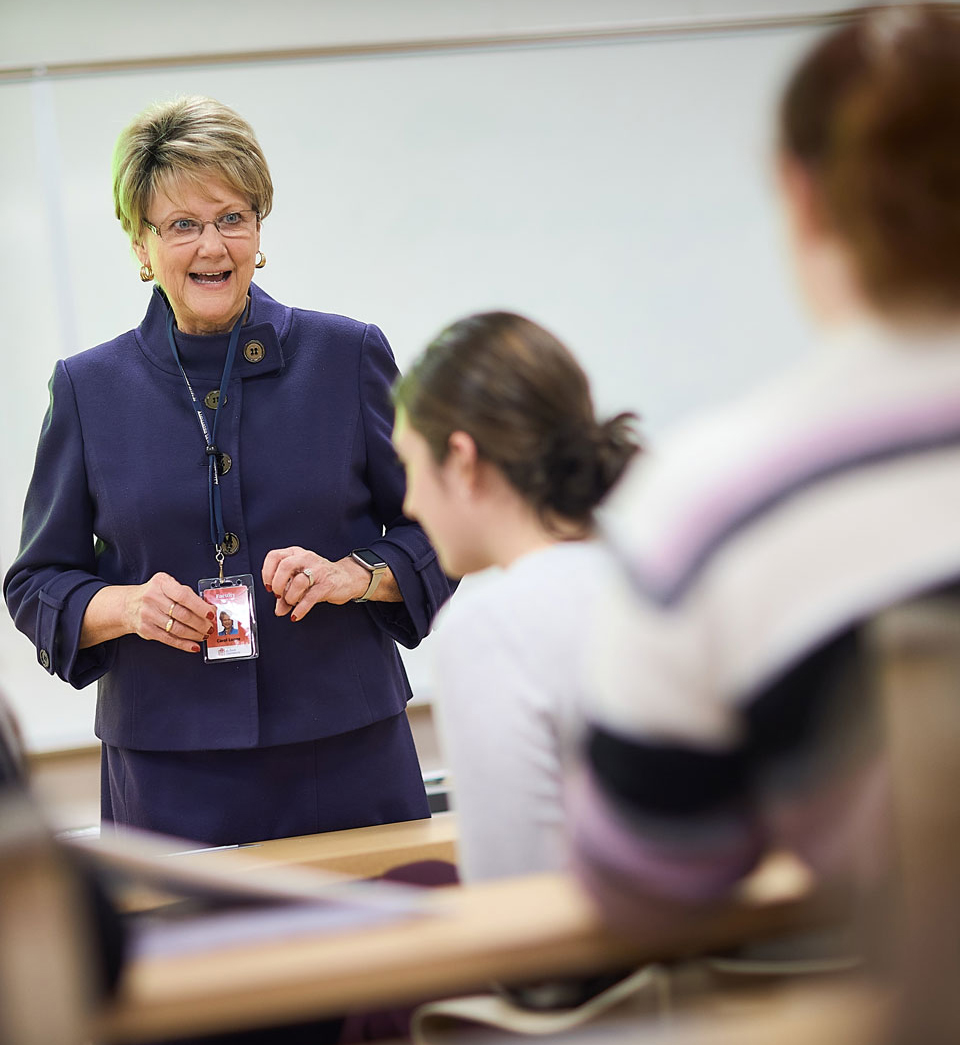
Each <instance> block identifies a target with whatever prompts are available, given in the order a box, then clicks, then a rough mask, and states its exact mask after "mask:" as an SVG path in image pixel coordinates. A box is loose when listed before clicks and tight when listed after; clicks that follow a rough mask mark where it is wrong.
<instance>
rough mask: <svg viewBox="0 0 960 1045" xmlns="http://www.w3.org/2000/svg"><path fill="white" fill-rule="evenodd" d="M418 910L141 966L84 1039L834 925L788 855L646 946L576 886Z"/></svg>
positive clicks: (443, 989) (536, 884)
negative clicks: (396, 918)
mask: <svg viewBox="0 0 960 1045" xmlns="http://www.w3.org/2000/svg"><path fill="white" fill-rule="evenodd" d="M427 902H428V906H429V911H430V913H429V914H428V915H427V916H425V917H420V918H414V919H410V920H408V921H405V922H402V923H393V924H390V925H386V926H382V927H378V928H368V929H364V930H359V931H355V932H351V933H348V934H335V935H326V936H310V937H298V938H296V939H290V940H286V941H283V942H278V943H273V944H263V943H259V944H257V945H255V946H241V947H234V948H231V949H224V950H222V951H219V952H217V953H216V954H215V955H212V954H210V953H209V952H208V953H204V954H202V955H196V956H193V955H191V956H187V957H184V956H180V957H177V958H175V959H151V960H143V961H140V962H138V963H137V964H135V965H134V966H133V967H132V968H130V969H129V970H128V974H127V976H126V978H125V981H124V984H123V989H122V992H121V995H120V998H119V999H118V1001H117V1003H116V1004H115V1005H114V1006H113V1008H112V1009H111V1010H110V1011H108V1012H106V1013H104V1014H103V1015H102V1016H101V1017H100V1018H99V1019H98V1020H97V1021H96V1023H95V1025H94V1026H92V1027H91V1028H90V1036H91V1037H92V1038H94V1039H95V1040H97V1041H104V1042H110V1041H117V1040H129V1041H137V1040H146V1039H150V1038H156V1037H176V1036H177V1035H187V1034H196V1033H204V1032H215V1031H227V1030H232V1029H240V1028H243V1027H252V1026H257V1025H260V1026H263V1025H269V1024H271V1023H276V1022H282V1021H283V1020H298V1019H307V1018H312V1017H319V1016H323V1015H329V1014H336V1013H343V1012H346V1011H350V1010H354V1011H355V1010H358V1009H363V1008H367V1007H369V1008H375V1007H378V1006H383V1005H391V1004H397V1003H404V1002H413V1001H418V1000H423V999H427V998H430V997H437V996H442V995H444V994H450V993H456V992H460V991H464V990H473V989H476V988H482V987H483V986H484V985H486V984H487V983H488V982H489V981H491V980H494V979H499V980H505V981H511V980H512V981H519V980H523V979H529V978H534V979H536V978H541V977H544V976H551V975H562V974H568V973H577V972H584V971H587V970H594V969H598V968H603V967H619V966H629V965H631V964H636V963H640V962H642V961H644V960H649V959H652V958H658V959H662V958H668V957H673V956H682V955H684V954H687V953H690V952H691V951H699V950H700V949H702V948H704V947H710V946H713V947H722V946H725V945H728V944H730V943H731V942H739V941H742V940H745V939H749V938H759V937H762V936H767V935H771V934H774V933H777V932H782V931H784V930H786V929H788V928H791V927H795V926H798V925H804V926H808V925H810V924H813V923H816V922H817V921H818V920H822V919H823V918H824V917H829V918H831V919H833V918H835V917H836V913H835V910H834V911H830V910H829V908H827V907H823V906H822V905H821V904H819V903H817V904H814V903H813V901H812V900H811V897H810V882H809V878H808V876H806V874H805V873H804V872H803V871H802V869H798V865H797V864H796V863H795V862H793V861H791V860H790V859H789V858H786V857H784V858H774V859H773V860H771V862H770V863H768V864H767V865H765V866H764V868H763V869H762V871H761V872H760V873H759V874H758V875H756V876H755V877H754V879H753V880H751V882H750V883H749V885H748V887H747V888H746V889H745V890H744V893H743V896H742V897H741V898H740V899H739V900H738V902H736V903H733V904H730V905H728V906H725V907H723V908H721V909H719V910H717V911H716V912H715V913H713V914H711V915H709V916H703V915H701V916H699V917H698V918H697V919H695V920H691V924H690V925H689V926H686V927H681V928H675V927H674V928H671V930H670V931H669V933H666V932H663V931H659V932H651V933H650V934H649V935H648V936H645V937H644V938H637V937H634V938H632V939H628V938H624V937H619V936H616V935H614V934H613V933H612V932H610V931H609V930H608V929H606V928H604V927H603V926H602V925H601V923H600V920H599V918H598V916H597V914H596V912H595V910H594V908H593V906H592V905H591V903H590V902H589V900H588V899H587V897H586V896H584V894H583V893H582V892H581V891H580V889H579V888H578V886H577V885H576V883H575V882H573V881H572V880H571V879H569V878H567V877H565V876H563V875H559V874H548V875H536V876H531V877H525V878H516V879H506V880H502V881H498V882H490V883H484V884H482V885H475V886H469V887H454V888H446V889H436V890H431V891H430V893H429V895H428V897H427Z"/></svg>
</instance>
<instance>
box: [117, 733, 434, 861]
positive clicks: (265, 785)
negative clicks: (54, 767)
mask: <svg viewBox="0 0 960 1045" xmlns="http://www.w3.org/2000/svg"><path fill="white" fill-rule="evenodd" d="M100 811H101V818H102V820H103V822H104V823H105V824H108V823H111V822H112V823H114V824H116V825H117V826H128V827H136V828H140V829H143V830H147V831H158V832H160V833H161V834H166V835H174V836H175V837H177V838H185V839H189V840H190V841H193V842H197V843H199V844H201V845H205V846H212V845H233V844H237V843H241V842H258V841H264V840H266V839H268V838H286V837H288V836H290V835H308V834H317V833H319V832H321V831H340V830H343V829H345V828H349V827H367V826H369V825H371V824H388V823H395V822H397V821H401V820H421V819H425V818H427V817H429V816H430V807H429V805H428V803H427V796H426V792H425V791H424V788H423V778H422V775H421V772H420V764H419V762H418V761H417V752H416V748H415V747H414V745H413V736H412V735H411V733H410V724H409V722H408V721H407V716H406V714H405V713H401V714H399V715H397V716H395V717H393V718H388V719H384V720H383V721H382V722H374V723H373V724H372V725H370V726H364V727H363V729H355V730H353V731H351V732H349V733H341V734H339V735H338V736H334V737H325V738H323V739H322V740H311V741H306V742H304V743H302V744H285V745H282V746H280V747H265V748H250V749H245V750H240V751H234V750H229V751H134V750H131V749H129V748H118V747H111V746H110V745H108V744H103V745H102V750H101V759H100Z"/></svg>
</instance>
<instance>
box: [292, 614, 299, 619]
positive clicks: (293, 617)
mask: <svg viewBox="0 0 960 1045" xmlns="http://www.w3.org/2000/svg"><path fill="white" fill-rule="evenodd" d="M290 619H291V620H299V619H300V618H299V617H295V616H294V615H293V614H292V613H291V614H290Z"/></svg>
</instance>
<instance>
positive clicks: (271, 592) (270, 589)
mask: <svg viewBox="0 0 960 1045" xmlns="http://www.w3.org/2000/svg"><path fill="white" fill-rule="evenodd" d="M264 587H265V588H266V589H267V591H268V592H270V594H271V595H272V594H273V588H271V587H270V585H269V584H265V585H264Z"/></svg>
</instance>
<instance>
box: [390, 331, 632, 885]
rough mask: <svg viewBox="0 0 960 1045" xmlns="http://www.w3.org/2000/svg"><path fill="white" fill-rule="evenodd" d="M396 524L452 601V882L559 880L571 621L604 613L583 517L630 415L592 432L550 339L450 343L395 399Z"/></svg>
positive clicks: (627, 445)
mask: <svg viewBox="0 0 960 1045" xmlns="http://www.w3.org/2000/svg"><path fill="white" fill-rule="evenodd" d="M394 399H395V402H396V406H397V421H396V427H395V429H394V444H395V445H396V448H397V452H398V454H399V456H400V459H401V460H402V461H403V463H404V465H405V467H406V471H407V496H406V501H405V502H404V510H405V511H406V512H407V513H410V514H411V515H412V517H415V518H416V519H417V520H419V521H420V522H421V523H422V525H423V527H424V529H425V530H426V531H427V533H428V534H429V535H430V537H431V539H432V541H433V543H434V546H435V547H436V548H437V552H438V554H439V556H440V561H441V564H442V565H443V567H444V569H445V571H446V572H447V573H448V574H450V575H452V576H456V577H462V576H463V575H464V574H468V573H474V572H476V571H479V570H485V569H486V568H487V567H490V566H495V567H498V568H499V570H498V572H497V573H496V574H495V575H494V576H493V577H492V578H485V583H480V584H479V585H478V586H477V587H475V588H474V589H472V590H470V591H461V592H460V593H458V596H457V598H456V600H454V602H452V603H451V604H450V608H449V612H447V613H446V614H445V615H444V616H443V617H442V618H441V620H440V621H439V623H438V628H437V632H436V635H435V636H434V650H435V657H436V678H435V681H436V692H437V696H438V700H439V704H440V708H439V719H440V726H441V735H442V739H443V745H444V749H445V751H446V753H447V755H448V757H449V759H450V765H451V767H452V770H453V775H454V796H455V802H456V808H457V811H458V816H459V827H460V870H461V873H462V875H463V876H464V878H466V879H468V880H475V879H480V878H488V877H495V876H499V875H509V874H519V873H523V872H532V871H538V870H547V869H554V868H557V867H559V866H561V865H562V864H563V863H564V854H565V847H564V843H563V831H562V827H563V815H562V810H561V799H560V788H561V780H562V772H561V764H562V762H563V760H564V748H565V746H566V744H567V743H568V739H569V737H570V735H571V729H572V727H573V724H574V721H575V719H576V702H577V699H578V696H579V694H580V692H581V690H582V688H583V675H582V669H581V664H580V650H581V646H582V623H581V621H582V617H583V615H584V613H587V614H589V612H590V610H589V607H590V606H592V605H594V604H595V603H596V601H597V600H598V599H599V598H600V597H602V592H603V589H604V586H605V584H606V583H607V581H606V578H605V575H604V573H603V567H604V565H605V561H604V559H603V556H602V555H601V554H600V553H598V550H597V548H596V545H595V542H594V541H592V540H591V539H590V538H591V537H592V534H593V513H594V509H595V508H596V507H597V504H598V503H599V502H600V500H601V499H602V498H603V497H604V496H605V494H606V493H607V492H608V490H609V489H610V488H611V486H612V485H613V484H614V483H615V482H616V480H617V479H618V477H619V476H620V474H621V472H622V471H623V469H624V467H625V466H626V464H627V462H628V461H629V460H630V458H631V457H633V455H634V454H635V453H636V451H637V442H636V439H635V437H634V434H633V431H632V427H631V420H632V415H631V414H619V415H617V416H616V417H614V418H612V419H611V420H609V421H605V422H600V421H598V420H597V419H596V417H595V415H594V408H593V402H592V399H591V396H590V388H589V384H588V382H587V378H586V375H585V374H584V373H583V371H582V370H581V369H580V367H579V365H578V364H577V362H576V361H575V360H574V358H573V357H572V356H571V354H570V353H569V352H568V351H567V349H566V348H565V347H564V346H563V345H562V344H561V343H560V342H559V341H558V340H557V339H556V338H555V337H554V336H553V335H552V334H550V333H548V332H547V331H546V330H544V329H543V328H542V327H540V326H538V325H537V324H536V323H533V322H531V321H530V320H528V319H524V318H523V317H522V316H518V315H513V314H511V313H506V312H491V313H485V314H482V315H475V316H470V317H468V318H466V319H462V320H460V321H459V322H457V323H454V324H453V325H452V326H450V327H448V328H447V329H446V330H444V331H443V332H442V333H441V334H440V335H439V336H438V337H437V338H436V339H435V340H434V341H433V342H432V343H431V344H430V345H429V347H428V348H427V349H426V351H425V352H424V353H423V355H422V356H421V357H420V358H419V360H418V361H417V362H416V363H415V364H414V366H413V368H412V369H411V370H410V371H409V372H408V373H407V374H406V376H404V377H403V378H401V379H400V381H399V382H398V384H397V385H396V387H395V389H394Z"/></svg>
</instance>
